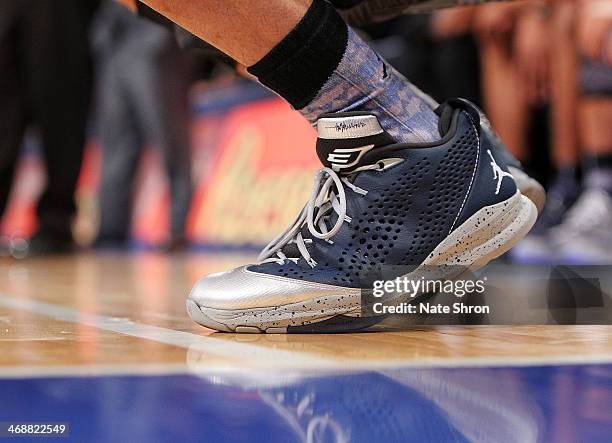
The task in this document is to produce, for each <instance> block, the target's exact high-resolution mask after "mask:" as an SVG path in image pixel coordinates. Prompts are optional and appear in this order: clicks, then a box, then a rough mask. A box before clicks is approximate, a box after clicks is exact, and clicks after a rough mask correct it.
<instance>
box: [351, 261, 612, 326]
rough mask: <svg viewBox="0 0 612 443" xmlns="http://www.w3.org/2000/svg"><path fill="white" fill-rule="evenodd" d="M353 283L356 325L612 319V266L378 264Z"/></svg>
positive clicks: (578, 322)
mask: <svg viewBox="0 0 612 443" xmlns="http://www.w3.org/2000/svg"><path fill="white" fill-rule="evenodd" d="M398 276H399V277H398ZM360 284H361V287H362V288H364V289H362V291H361V315H360V317H359V318H360V319H366V320H360V322H361V323H360V325H362V324H366V325H369V324H375V325H380V324H383V325H384V326H385V327H386V328H389V327H390V328H399V329H402V328H411V327H414V326H420V325H612V266H586V265H580V266H567V265H511V264H494V265H488V266H486V267H485V268H482V269H479V270H478V271H476V272H472V271H471V270H470V269H469V268H461V267H448V266H444V267H430V268H426V269H421V268H418V269H416V268H414V267H399V266H394V267H391V266H383V267H381V268H379V269H377V270H376V272H370V273H368V274H366V275H364V276H363V278H362V279H361V281H360Z"/></svg>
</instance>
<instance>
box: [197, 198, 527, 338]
mask: <svg viewBox="0 0 612 443" xmlns="http://www.w3.org/2000/svg"><path fill="white" fill-rule="evenodd" d="M537 215H538V210H537V208H536V206H535V205H534V203H533V202H532V201H531V200H529V199H528V198H527V197H525V196H524V195H522V194H521V193H520V192H517V193H516V194H515V195H513V196H512V197H511V198H509V199H508V200H506V201H503V202H501V203H498V204H496V205H492V206H487V207H484V208H482V209H481V210H479V211H478V212H477V213H476V214H474V215H473V216H471V217H470V218H469V219H468V220H466V221H465V222H464V223H463V224H461V225H460V226H459V227H458V228H457V229H455V230H454V231H453V232H452V233H451V234H450V235H449V236H448V237H447V238H445V239H444V240H443V241H442V242H441V243H440V244H439V245H438V246H437V247H436V248H435V249H434V250H433V251H432V252H431V253H430V254H429V256H428V257H427V258H426V259H425V260H424V261H423V263H422V264H421V265H420V266H419V267H418V268H417V269H416V270H415V271H414V272H411V273H410V274H409V275H407V276H406V277H408V278H420V276H421V275H424V274H423V273H424V272H425V271H424V270H425V269H427V270H429V271H426V272H427V278H431V277H432V276H431V271H430V270H431V269H436V270H437V272H439V273H440V274H439V275H436V276H435V278H439V279H450V278H455V277H456V276H457V269H464V270H465V269H469V270H472V271H474V270H476V269H478V268H480V267H482V266H484V265H486V264H487V263H488V262H490V261H491V260H493V259H495V258H497V257H499V256H500V255H502V254H503V253H505V252H506V251H508V250H509V249H511V248H512V247H513V246H514V245H515V244H516V243H518V242H519V241H520V240H521V239H523V238H524V237H525V236H526V235H527V233H528V232H529V230H530V229H531V228H532V227H533V225H534V223H535V221H536V218H537ZM445 269H446V270H447V271H445ZM445 272H446V274H445ZM452 272H454V274H452ZM187 312H188V313H189V316H190V317H191V319H192V320H193V321H195V322H196V323H199V324H200V325H202V326H205V327H207V328H211V329H215V330H218V331H224V332H244V333H261V332H267V333H286V332H287V328H288V327H290V326H294V327H301V326H304V325H308V324H314V323H319V322H321V321H325V320H328V319H331V318H333V317H335V316H338V315H344V316H349V317H359V316H360V313H361V291H360V290H359V289H356V290H355V293H354V294H349V295H347V294H346V293H344V294H342V295H337V296H331V297H330V296H326V297H322V298H318V299H310V300H303V301H300V302H298V303H292V304H288V305H281V306H275V307H273V308H270V307H266V308H251V309H239V310H229V309H215V308H209V307H205V306H199V305H198V304H197V303H196V302H195V301H193V300H191V299H187Z"/></svg>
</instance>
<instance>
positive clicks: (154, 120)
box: [129, 21, 192, 249]
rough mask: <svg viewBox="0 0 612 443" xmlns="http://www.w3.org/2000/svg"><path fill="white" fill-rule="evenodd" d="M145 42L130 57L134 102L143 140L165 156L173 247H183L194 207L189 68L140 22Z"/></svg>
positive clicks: (156, 30) (159, 31)
mask: <svg viewBox="0 0 612 443" xmlns="http://www.w3.org/2000/svg"><path fill="white" fill-rule="evenodd" d="M137 29H138V36H136V39H139V38H140V41H141V43H140V44H135V45H133V46H134V48H133V49H134V50H137V51H140V55H138V54H135V53H134V54H133V56H132V59H138V61H139V62H138V64H137V65H136V66H134V64H132V69H131V72H130V75H129V77H130V78H131V81H130V91H131V93H132V102H133V103H134V107H135V109H136V114H137V115H138V117H139V120H140V122H141V125H142V130H143V135H144V137H145V139H146V140H147V141H148V142H150V143H151V144H152V145H154V146H155V147H156V148H158V149H159V150H160V151H161V155H162V156H163V160H164V165H165V168H166V171H167V173H168V182H169V188H170V203H171V210H170V239H169V240H170V241H169V247H170V248H171V249H172V248H175V247H176V248H179V247H181V245H182V244H184V243H185V227H186V221H187V215H188V212H189V207H190V204H191V187H192V182H191V162H190V137H189V104H188V88H189V79H188V75H189V74H188V67H187V64H186V60H185V58H184V57H183V56H182V55H181V54H180V52H179V48H178V47H177V46H176V42H174V40H173V39H172V36H171V34H169V33H168V31H167V30H166V29H163V28H161V27H159V26H158V25H155V24H152V23H148V22H145V21H141V22H140V23H139V25H138V27H137Z"/></svg>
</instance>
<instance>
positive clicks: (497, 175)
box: [487, 149, 514, 195]
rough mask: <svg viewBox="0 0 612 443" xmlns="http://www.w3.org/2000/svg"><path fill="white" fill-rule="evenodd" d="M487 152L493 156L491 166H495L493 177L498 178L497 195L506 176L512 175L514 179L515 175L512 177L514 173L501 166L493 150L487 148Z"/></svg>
mask: <svg viewBox="0 0 612 443" xmlns="http://www.w3.org/2000/svg"><path fill="white" fill-rule="evenodd" d="M487 152H488V153H489V157H491V167H492V168H493V178H494V179H495V180H497V188H496V189H495V195H497V194H499V190H500V189H501V185H502V181H503V180H504V177H510V178H511V179H512V180H514V177H512V174H510V173H509V172H506V171H504V170H503V169H502V168H500V167H499V165H498V164H497V162H496V161H495V159H494V158H493V154H491V151H489V150H488V149H487Z"/></svg>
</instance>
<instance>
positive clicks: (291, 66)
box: [248, 0, 348, 109]
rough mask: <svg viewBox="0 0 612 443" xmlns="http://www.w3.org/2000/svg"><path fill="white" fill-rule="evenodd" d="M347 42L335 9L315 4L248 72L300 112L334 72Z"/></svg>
mask: <svg viewBox="0 0 612 443" xmlns="http://www.w3.org/2000/svg"><path fill="white" fill-rule="evenodd" d="M347 40H348V27H347V25H346V23H344V21H343V20H342V18H341V17H340V15H338V13H337V11H336V10H335V9H334V7H333V6H332V5H330V4H329V3H327V2H326V1H324V0H314V1H313V3H312V5H311V6H310V9H308V12H307V13H306V15H305V16H304V17H303V18H302V20H301V21H300V22H299V23H298V24H297V25H296V27H295V28H294V29H293V30H292V31H291V32H290V33H289V34H288V35H287V36H286V37H285V38H284V39H283V40H282V41H281V42H280V43H279V44H278V45H276V47H274V48H273V49H272V50H271V51H270V52H269V53H268V54H267V55H266V56H265V57H264V58H262V59H261V60H260V61H258V62H257V63H256V64H254V65H253V66H251V67H249V68H248V71H249V72H250V73H251V74H253V75H254V76H255V77H257V79H258V80H259V81H260V82H261V83H262V84H264V85H265V86H267V87H268V88H270V89H271V90H273V91H274V92H276V93H277V94H278V95H280V96H281V97H283V98H284V99H285V100H287V101H288V102H289V103H290V104H291V105H292V106H293V107H294V108H295V109H300V108H303V107H304V106H306V105H307V104H308V103H309V102H310V101H311V100H312V99H313V98H314V97H315V96H316V95H317V93H318V92H319V90H320V89H321V88H322V87H323V85H324V84H325V82H326V81H327V79H328V78H329V77H330V76H331V74H332V73H333V72H334V70H335V69H336V67H337V66H338V64H339V63H340V61H341V60H342V57H343V55H344V52H345V50H346V45H347Z"/></svg>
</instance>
